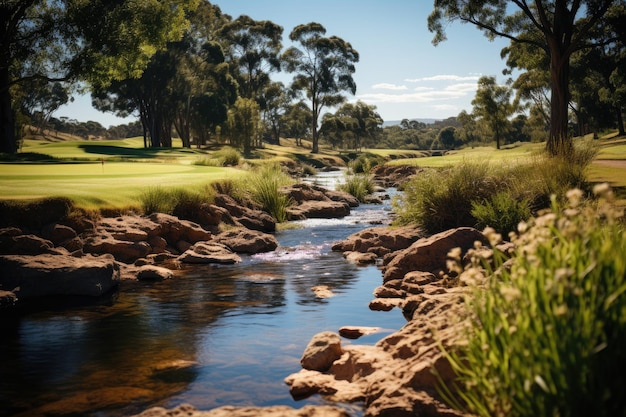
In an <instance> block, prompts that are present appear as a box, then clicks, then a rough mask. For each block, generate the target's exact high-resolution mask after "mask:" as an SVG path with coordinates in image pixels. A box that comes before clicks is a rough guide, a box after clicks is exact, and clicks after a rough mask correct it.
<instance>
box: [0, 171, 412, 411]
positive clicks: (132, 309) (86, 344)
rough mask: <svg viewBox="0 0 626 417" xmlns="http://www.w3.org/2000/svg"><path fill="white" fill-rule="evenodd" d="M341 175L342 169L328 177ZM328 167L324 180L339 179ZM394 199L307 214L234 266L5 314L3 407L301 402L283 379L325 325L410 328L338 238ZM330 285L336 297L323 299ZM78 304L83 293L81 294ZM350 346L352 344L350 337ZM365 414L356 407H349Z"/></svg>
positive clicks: (376, 216)
mask: <svg viewBox="0 0 626 417" xmlns="http://www.w3.org/2000/svg"><path fill="white" fill-rule="evenodd" d="M333 175H335V177H333ZM336 180H337V179H336V174H326V178H325V183H324V185H326V186H328V183H329V182H333V181H336ZM388 216H389V202H388V201H387V202H386V203H385V204H383V205H382V206H381V205H363V206H361V207H358V208H356V209H353V211H352V214H351V215H350V216H348V217H346V218H343V219H328V220H313V219H312V220H306V221H302V222H298V223H301V224H300V226H301V228H297V229H289V230H285V231H282V232H278V233H277V234H276V237H277V239H278V241H279V243H280V247H279V248H278V249H277V250H276V251H274V252H271V253H265V254H258V255H254V256H250V257H245V258H244V260H243V262H241V263H239V264H237V265H228V266H193V267H187V268H186V269H184V270H183V271H178V272H177V275H176V277H175V278H174V279H171V280H167V281H163V282H157V283H123V284H122V285H121V288H120V291H119V292H118V293H117V294H115V295H114V296H112V297H109V298H106V299H103V300H99V303H97V304H96V305H94V303H93V302H91V303H90V304H89V305H85V304H84V303H83V304H82V305H81V304H80V303H77V305H76V306H75V307H72V308H69V309H68V308H63V309H60V308H55V307H54V306H50V307H49V308H46V309H44V310H43V311H41V309H38V311H31V312H29V313H24V314H20V315H14V316H11V317H7V316H6V315H4V316H0V320H1V328H0V330H1V332H2V336H1V338H0V404H2V406H1V407H0V415H2V416H13V415H20V414H21V415H28V416H32V415H46V414H47V415H64V416H69V415H85V416H102V417H104V416H125V415H132V414H135V413H138V412H141V411H143V410H144V409H146V408H148V407H151V406H155V405H159V406H164V407H168V408H169V407H174V406H176V405H178V404H181V403H191V404H193V405H194V406H196V407H197V408H199V409H211V408H215V407H218V406H222V405H237V406H244V405H246V406H247V405H255V406H266V405H276V404H284V405H290V406H293V407H296V408H299V407H301V406H303V405H305V404H322V403H324V400H323V399H321V398H320V397H318V396H314V397H311V398H308V399H305V400H301V401H294V400H293V399H292V398H291V396H290V394H289V391H288V387H287V386H286V385H285V383H284V378H285V377H286V376H288V375H289V374H291V373H294V372H297V371H299V370H300V369H301V367H300V357H301V355H302V352H303V351H304V348H305V347H306V344H307V343H308V342H309V341H310V339H311V337H312V336H313V335H315V334H316V333H318V332H321V331H325V330H330V331H335V332H336V331H337V330H338V329H339V328H340V327H342V326H345V325H356V326H375V327H380V328H382V329H383V330H382V331H381V332H380V333H376V334H373V335H369V336H365V337H363V338H361V339H359V340H358V341H356V342H354V343H359V344H373V343H376V341H378V340H379V339H380V338H381V337H384V336H386V335H388V334H389V333H391V332H392V331H395V330H397V329H398V328H400V327H401V326H402V325H403V324H404V318H403V317H402V315H401V314H400V313H399V312H398V311H392V312H389V313H382V312H372V311H370V310H369V309H368V303H369V301H370V300H371V299H372V291H373V289H374V288H375V287H376V286H378V285H380V284H381V272H380V270H379V269H377V268H376V267H373V266H370V267H357V266H355V265H352V264H350V263H348V262H346V261H345V260H344V259H343V257H342V256H341V254H340V253H335V252H332V251H331V245H332V243H333V242H335V241H337V240H340V239H343V238H345V237H346V236H348V235H350V234H352V233H354V232H356V231H358V230H361V229H363V228H366V227H371V224H370V222H376V223H377V222H381V221H382V222H383V223H385V222H386V221H388V219H389V217H388ZM317 285H327V286H329V287H330V288H332V290H333V292H334V293H335V294H336V295H335V296H334V297H332V298H328V299H318V298H316V297H315V294H314V293H313V291H312V290H311V287H314V286H317ZM81 301H82V300H81ZM342 343H344V344H348V343H352V342H351V341H349V340H347V339H344V340H343V341H342ZM343 406H344V407H346V408H347V409H349V410H350V412H351V413H352V414H354V415H355V416H358V415H360V414H361V411H360V405H359V404H356V405H343Z"/></svg>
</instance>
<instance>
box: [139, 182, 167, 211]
mask: <svg viewBox="0 0 626 417" xmlns="http://www.w3.org/2000/svg"><path fill="white" fill-rule="evenodd" d="M139 202H140V204H141V208H142V210H143V212H144V213H145V214H151V213H168V214H171V213H172V211H173V210H174V201H172V199H171V198H170V192H168V191H167V190H166V189H165V188H163V187H161V186H158V185H157V186H155V187H150V188H148V189H147V190H145V191H144V192H142V193H141V194H140V195H139Z"/></svg>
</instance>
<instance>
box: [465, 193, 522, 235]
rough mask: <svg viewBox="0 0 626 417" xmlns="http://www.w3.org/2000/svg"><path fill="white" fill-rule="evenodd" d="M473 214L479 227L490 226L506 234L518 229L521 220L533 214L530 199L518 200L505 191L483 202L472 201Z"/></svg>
mask: <svg viewBox="0 0 626 417" xmlns="http://www.w3.org/2000/svg"><path fill="white" fill-rule="evenodd" d="M471 214H472V217H474V219H476V227H477V228H479V229H484V228H486V227H487V226H489V227H492V228H494V229H495V230H497V231H498V232H500V233H502V234H504V235H507V234H508V233H509V232H514V231H516V230H517V225H518V224H519V223H520V222H522V221H526V220H528V219H529V218H530V217H531V216H532V213H531V211H530V207H529V205H528V201H526V200H522V201H517V200H516V199H515V198H513V197H512V196H511V195H510V194H509V193H508V192H504V191H499V192H497V193H496V194H494V195H492V196H490V197H489V198H488V199H486V200H483V201H482V202H478V201H472V211H471Z"/></svg>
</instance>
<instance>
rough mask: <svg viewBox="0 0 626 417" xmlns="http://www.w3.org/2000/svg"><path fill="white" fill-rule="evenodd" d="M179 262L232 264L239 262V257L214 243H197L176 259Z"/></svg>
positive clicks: (223, 246)
mask: <svg viewBox="0 0 626 417" xmlns="http://www.w3.org/2000/svg"><path fill="white" fill-rule="evenodd" d="M177 259H178V261H179V262H183V263H189V264H234V263H237V262H241V257H240V256H239V255H237V254H236V253H233V252H232V251H231V250H230V249H229V248H228V247H226V246H225V245H222V244H219V243H215V242H198V243H196V244H195V245H193V246H192V247H191V248H189V249H188V250H187V251H185V253H183V254H182V255H180V256H179V257H178V258H177Z"/></svg>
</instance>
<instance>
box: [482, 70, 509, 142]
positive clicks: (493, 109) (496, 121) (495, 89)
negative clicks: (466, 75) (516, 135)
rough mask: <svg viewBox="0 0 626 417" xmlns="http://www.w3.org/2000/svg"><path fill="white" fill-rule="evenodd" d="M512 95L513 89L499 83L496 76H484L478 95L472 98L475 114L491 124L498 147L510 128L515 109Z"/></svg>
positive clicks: (490, 127) (488, 124)
mask: <svg viewBox="0 0 626 417" xmlns="http://www.w3.org/2000/svg"><path fill="white" fill-rule="evenodd" d="M511 95H512V91H511V89H510V88H509V87H507V86H501V85H498V84H497V83H496V78H495V77H487V76H483V77H480V79H479V80H478V89H477V90H476V96H475V97H474V100H472V105H473V106H474V110H473V112H474V114H475V115H477V116H478V117H479V118H482V120H484V121H485V123H486V124H487V126H489V129H490V130H491V132H492V134H493V135H494V139H495V140H496V147H497V148H498V149H500V142H501V140H502V138H503V136H504V135H505V134H506V131H507V129H508V127H507V126H508V124H509V120H508V118H509V116H511V115H512V114H513V112H514V110H515V107H514V105H513V104H512V103H511Z"/></svg>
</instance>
